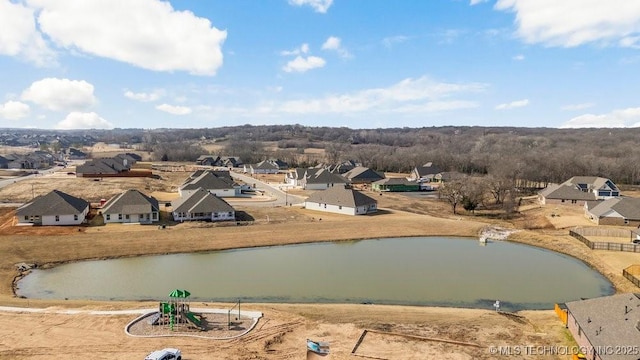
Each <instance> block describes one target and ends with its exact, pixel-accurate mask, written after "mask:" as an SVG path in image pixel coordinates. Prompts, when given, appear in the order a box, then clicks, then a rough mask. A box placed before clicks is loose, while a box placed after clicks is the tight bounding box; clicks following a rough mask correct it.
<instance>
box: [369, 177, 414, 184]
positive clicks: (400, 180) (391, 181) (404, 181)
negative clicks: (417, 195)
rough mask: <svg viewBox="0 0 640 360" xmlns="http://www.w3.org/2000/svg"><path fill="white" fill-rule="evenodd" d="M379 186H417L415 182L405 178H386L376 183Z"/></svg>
mask: <svg viewBox="0 0 640 360" xmlns="http://www.w3.org/2000/svg"><path fill="white" fill-rule="evenodd" d="M374 184H378V185H416V182H415V181H409V180H407V179H405V178H386V179H382V180H378V181H376V182H374Z"/></svg>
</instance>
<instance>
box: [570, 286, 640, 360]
mask: <svg viewBox="0 0 640 360" xmlns="http://www.w3.org/2000/svg"><path fill="white" fill-rule="evenodd" d="M565 305H566V308H567V324H566V326H567V328H568V329H569V331H570V332H571V335H573V338H574V340H575V341H576V343H577V344H578V346H579V347H580V348H581V349H582V352H583V354H584V355H585V356H586V359H588V360H614V359H615V360H637V359H639V358H640V355H639V354H638V346H639V345H640V295H639V294H633V293H626V294H617V295H611V296H603V297H599V298H594V299H587V300H578V301H571V302H568V303H566V304H565ZM624 349H629V351H624V352H623V351H621V350H624Z"/></svg>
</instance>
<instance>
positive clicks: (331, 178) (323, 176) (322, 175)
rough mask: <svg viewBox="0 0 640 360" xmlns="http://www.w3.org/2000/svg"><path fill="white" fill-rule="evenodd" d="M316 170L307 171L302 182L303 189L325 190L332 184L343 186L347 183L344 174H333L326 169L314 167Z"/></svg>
mask: <svg viewBox="0 0 640 360" xmlns="http://www.w3.org/2000/svg"><path fill="white" fill-rule="evenodd" d="M314 170H317V171H309V172H308V173H307V174H308V176H307V177H306V179H305V181H304V184H303V186H302V188H303V189H305V190H325V189H328V188H331V187H333V186H339V187H344V186H345V185H347V184H349V180H347V179H346V178H345V177H344V176H342V175H338V174H334V173H332V172H330V171H329V170H327V169H314Z"/></svg>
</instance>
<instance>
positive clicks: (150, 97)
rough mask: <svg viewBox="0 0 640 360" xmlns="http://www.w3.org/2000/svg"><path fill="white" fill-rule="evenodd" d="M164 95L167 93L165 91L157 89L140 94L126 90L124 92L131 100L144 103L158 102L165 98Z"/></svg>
mask: <svg viewBox="0 0 640 360" xmlns="http://www.w3.org/2000/svg"><path fill="white" fill-rule="evenodd" d="M164 94H165V91H164V90H163V89H155V90H153V91H151V92H139V93H134V92H133V91H131V90H126V91H125V92H124V96H125V97H127V98H129V99H131V100H136V101H142V102H152V101H157V100H159V99H160V98H161V97H163V96H164Z"/></svg>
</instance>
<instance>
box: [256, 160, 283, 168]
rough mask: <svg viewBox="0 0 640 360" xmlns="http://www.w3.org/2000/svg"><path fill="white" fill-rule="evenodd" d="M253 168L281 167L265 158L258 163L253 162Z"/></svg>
mask: <svg viewBox="0 0 640 360" xmlns="http://www.w3.org/2000/svg"><path fill="white" fill-rule="evenodd" d="M251 168H252V169H265V170H280V168H279V167H278V166H277V165H274V164H273V163H271V162H269V161H267V160H265V161H260V162H259V163H257V164H253V165H251Z"/></svg>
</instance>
